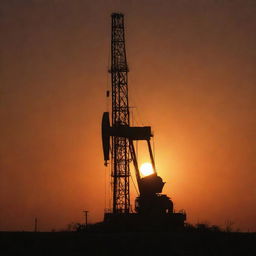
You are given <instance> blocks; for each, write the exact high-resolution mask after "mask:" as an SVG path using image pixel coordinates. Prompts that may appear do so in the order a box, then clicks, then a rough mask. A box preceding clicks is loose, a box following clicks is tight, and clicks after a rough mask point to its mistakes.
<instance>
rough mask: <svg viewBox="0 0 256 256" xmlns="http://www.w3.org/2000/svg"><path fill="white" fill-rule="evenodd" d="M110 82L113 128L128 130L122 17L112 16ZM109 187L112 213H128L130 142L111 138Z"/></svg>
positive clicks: (117, 137)
mask: <svg viewBox="0 0 256 256" xmlns="http://www.w3.org/2000/svg"><path fill="white" fill-rule="evenodd" d="M111 17H112V37H111V70H110V72H111V81H112V127H113V128H116V129H118V128H120V127H128V126H130V118H129V105H128V83H127V81H128V66H127V61H126V52H125V36H124V16H123V14H119V13H113V14H112V16H111ZM111 167H112V170H111V176H112V185H113V213H128V212H129V209H130V194H129V176H130V168H129V141H128V139H127V138H124V137H119V136H113V137H112V166H111Z"/></svg>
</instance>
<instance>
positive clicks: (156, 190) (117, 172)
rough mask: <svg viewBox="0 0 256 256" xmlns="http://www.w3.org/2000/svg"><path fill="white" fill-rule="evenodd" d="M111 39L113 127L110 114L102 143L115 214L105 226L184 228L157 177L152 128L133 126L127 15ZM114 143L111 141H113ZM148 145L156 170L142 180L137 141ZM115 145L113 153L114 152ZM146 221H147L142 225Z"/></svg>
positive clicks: (116, 18)
mask: <svg viewBox="0 0 256 256" xmlns="http://www.w3.org/2000/svg"><path fill="white" fill-rule="evenodd" d="M111 17H112V33H111V35H112V38H111V69H110V70H109V72H110V73H111V81H112V119H111V121H112V123H111V125H110V118H109V112H104V113H103V118H102V143H103V153H104V161H105V165H108V162H109V160H110V157H109V155H110V151H111V176H112V190H113V198H112V203H113V206H112V210H111V212H110V213H105V217H104V221H105V222H115V223H117V222H127V223H129V224H131V223H133V224H134V225H137V226H138V224H140V225H141V223H144V224H146V221H150V222H151V221H152V220H154V223H156V222H159V223H162V224H163V225H166V224H168V225H169V226H171V227H174V226H175V227H183V226H184V221H185V220H186V214H185V213H184V212H179V213H175V212H174V210H173V202H172V200H171V199H170V198H169V197H168V196H167V195H164V194H162V189H163V186H164V184H165V183H164V182H163V180H162V178H161V177H159V176H158V175H157V172H156V167H155V161H154V156H153V152H152V147H151V138H152V137H153V135H152V133H151V127H150V126H144V127H134V126H130V111H129V101H128V71H129V70H128V65H127V60H126V51H125V31H124V15H123V14H121V13H113V14H112V15H111ZM110 139H111V140H110ZM140 140H144V141H146V142H147V146H148V152H149V156H150V160H151V164H152V167H153V174H151V175H148V176H145V177H142V176H141V174H140V171H139V167H138V161H137V155H136V152H135V147H134V141H140ZM110 145H111V150H110ZM131 161H132V162H133V165H134V169H135V174H136V180H137V185H138V189H139V196H138V197H137V198H136V200H135V211H136V213H132V212H131V207H130V187H129V180H130V162H131ZM142 220H143V221H142Z"/></svg>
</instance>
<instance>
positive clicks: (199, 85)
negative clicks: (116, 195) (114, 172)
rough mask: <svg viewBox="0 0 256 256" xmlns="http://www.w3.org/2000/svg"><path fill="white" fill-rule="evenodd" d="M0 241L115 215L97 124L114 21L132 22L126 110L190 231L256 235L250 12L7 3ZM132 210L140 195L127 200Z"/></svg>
mask: <svg viewBox="0 0 256 256" xmlns="http://www.w3.org/2000/svg"><path fill="white" fill-rule="evenodd" d="M0 9H1V18H0V19H1V40H0V46H1V47H0V49H1V63H0V64H1V66H0V68H1V70H0V71H1V73H0V118H1V127H0V136H1V144H0V176H1V177H0V206H1V211H0V230H32V229H33V222H34V218H35V217H37V218H38V226H39V230H42V231H44V230H51V229H57V230H59V229H62V228H65V227H66V226H67V224H68V223H71V222H82V221H83V220H84V218H83V214H82V210H83V209H87V210H89V222H96V221H99V220H102V218H103V212H104V208H105V207H107V206H108V204H106V203H105V202H108V199H107V198H106V196H105V195H108V194H109V189H108V184H107V181H108V175H109V174H108V170H107V169H105V168H104V165H103V155H102V149H101V134H100V122H101V116H102V112H103V111H106V99H105V90H106V89H107V88H109V87H110V77H109V74H108V73H107V69H108V65H109V61H110V21H111V19H110V14H111V12H113V11H122V12H124V13H125V25H126V39H127V45H126V47H127V57H128V64H129V67H130V73H129V92H130V105H131V106H133V107H136V109H134V119H136V120H138V124H140V125H151V126H152V128H153V131H154V134H155V139H154V142H155V154H156V164H157V169H158V173H159V175H160V176H161V177H162V178H163V180H164V181H166V185H165V188H164V193H167V194H168V195H169V196H170V197H171V198H172V199H173V201H174V204H175V209H176V210H179V209H185V210H186V212H187V214H188V221H189V222H191V223H197V222H208V223H210V224H217V225H221V226H225V223H226V222H227V221H232V222H234V223H235V224H234V227H235V228H240V229H242V230H248V229H249V230H251V231H252V230H254V231H256V221H255V219H256V218H255V216H256V186H255V183H256V160H255V155H256V135H255V134H256V119H255V116H256V86H255V84H256V83H255V82H256V77H255V65H256V51H255V45H256V36H255V30H256V17H255V12H256V4H255V2H254V1H250V0H233V1H228V0H227V1H217V0H209V1H203V0H195V1H189V0H172V1H167V0H165V1H164V0H158V1H157V0H147V1H146V0H141V1H135V0H133V1H132V0H130V1H114V0H113V1H110V0H108V1H103V0H101V1H100V0H95V1H85V0H72V1H68V0H55V1H54V0H27V1H19V0H13V1H8V0H2V1H1V3H0ZM132 198H134V194H133V195H132Z"/></svg>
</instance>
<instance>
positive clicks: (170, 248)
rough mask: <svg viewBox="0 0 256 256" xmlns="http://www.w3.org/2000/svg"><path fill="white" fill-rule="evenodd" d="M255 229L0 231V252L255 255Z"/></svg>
mask: <svg viewBox="0 0 256 256" xmlns="http://www.w3.org/2000/svg"><path fill="white" fill-rule="evenodd" d="M255 244H256V233H228V232H198V231H196V232H175V233H173V232H37V233H33V232H0V246H1V255H2V256H5V255H143V256H144V255H174V256H183V255H197V256H200V255H202V256H203V255H204V256H205V255H212V256H215V255H216V256H222V255H223V256H224V255H225V256H227V255H232V256H234V255H241V256H247V255H248V256H254V255H256V246H255Z"/></svg>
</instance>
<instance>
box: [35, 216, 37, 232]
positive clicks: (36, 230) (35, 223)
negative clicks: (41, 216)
mask: <svg viewBox="0 0 256 256" xmlns="http://www.w3.org/2000/svg"><path fill="white" fill-rule="evenodd" d="M35 232H37V218H35Z"/></svg>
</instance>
